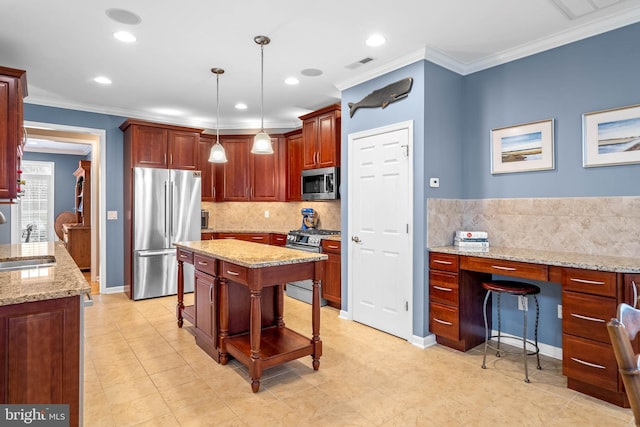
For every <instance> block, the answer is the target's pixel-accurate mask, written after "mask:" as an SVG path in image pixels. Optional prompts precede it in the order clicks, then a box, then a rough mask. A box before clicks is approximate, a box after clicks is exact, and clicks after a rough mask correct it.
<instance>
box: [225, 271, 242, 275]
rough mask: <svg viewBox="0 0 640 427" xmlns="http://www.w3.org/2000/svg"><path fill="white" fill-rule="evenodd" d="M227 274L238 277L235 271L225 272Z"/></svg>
mask: <svg viewBox="0 0 640 427" xmlns="http://www.w3.org/2000/svg"><path fill="white" fill-rule="evenodd" d="M227 274H230V275H232V276H239V275H240V273H238V272H237V271H231V270H227Z"/></svg>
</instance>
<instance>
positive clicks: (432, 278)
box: [429, 270, 458, 306]
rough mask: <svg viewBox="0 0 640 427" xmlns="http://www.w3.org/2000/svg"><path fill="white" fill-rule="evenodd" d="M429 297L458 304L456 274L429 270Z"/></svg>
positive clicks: (445, 302) (433, 299)
mask: <svg viewBox="0 0 640 427" xmlns="http://www.w3.org/2000/svg"><path fill="white" fill-rule="evenodd" d="M429 299H430V300H431V301H434V302H440V303H443V304H449V305H455V306H457V305H458V275H457V274H453V273H445V272H444V271H437V270H430V271H429Z"/></svg>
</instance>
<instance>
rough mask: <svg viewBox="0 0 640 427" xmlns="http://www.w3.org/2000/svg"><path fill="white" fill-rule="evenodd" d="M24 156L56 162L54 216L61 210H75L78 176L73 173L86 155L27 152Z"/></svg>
mask: <svg viewBox="0 0 640 427" xmlns="http://www.w3.org/2000/svg"><path fill="white" fill-rule="evenodd" d="M22 158H23V160H37V161H41V162H53V163H55V167H54V186H53V194H54V202H53V203H54V206H53V218H54V219H55V218H56V217H57V216H58V214H60V213H61V212H65V211H71V212H75V206H76V205H75V203H76V202H75V188H76V177H75V176H73V173H74V172H75V171H76V169H78V162H79V161H80V160H86V156H74V155H69V154H45V153H31V152H27V153H24V156H23V157H22Z"/></svg>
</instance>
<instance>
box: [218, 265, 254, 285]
mask: <svg viewBox="0 0 640 427" xmlns="http://www.w3.org/2000/svg"><path fill="white" fill-rule="evenodd" d="M248 270H249V269H248V268H246V267H242V266H240V265H236V264H233V263H230V262H227V261H223V262H222V265H221V266H220V274H221V275H222V277H224V278H225V279H229V280H231V281H233V282H238V283H243V284H245V285H246V284H247V278H248Z"/></svg>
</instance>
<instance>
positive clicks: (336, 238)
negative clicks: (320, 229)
mask: <svg viewBox="0 0 640 427" xmlns="http://www.w3.org/2000/svg"><path fill="white" fill-rule="evenodd" d="M322 240H334V241H337V242H340V241H341V240H342V235H341V234H334V235H331V236H322Z"/></svg>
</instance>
